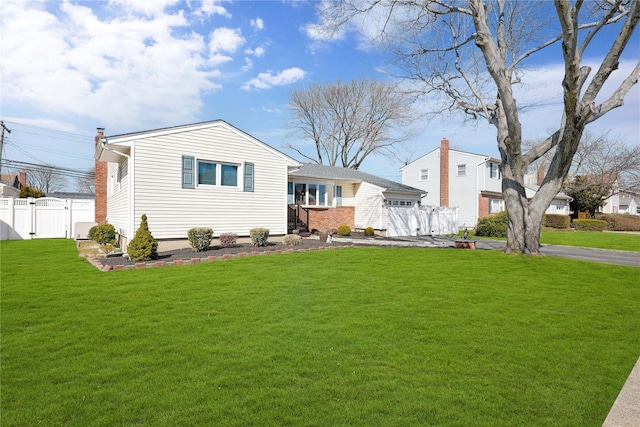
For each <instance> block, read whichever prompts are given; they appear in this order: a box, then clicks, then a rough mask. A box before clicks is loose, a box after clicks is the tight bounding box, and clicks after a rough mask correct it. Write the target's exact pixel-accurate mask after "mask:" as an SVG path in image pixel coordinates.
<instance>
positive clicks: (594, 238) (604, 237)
mask: <svg viewBox="0 0 640 427" xmlns="http://www.w3.org/2000/svg"><path fill="white" fill-rule="evenodd" d="M469 235H470V236H472V237H475V236H474V235H473V232H471V231H470V232H469ZM460 236H462V232H460ZM478 238H479V239H484V238H485V237H481V236H478ZM487 239H490V240H506V239H496V238H494V237H488V238H487ZM540 243H541V244H543V245H563V246H579V247H583V248H596V249H612V250H618V251H634V252H640V234H631V233H620V232H595V231H543V232H542V233H541V235H540Z"/></svg>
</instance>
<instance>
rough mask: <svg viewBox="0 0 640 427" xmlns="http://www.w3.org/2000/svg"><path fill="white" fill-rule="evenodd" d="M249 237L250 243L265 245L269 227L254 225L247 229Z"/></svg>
mask: <svg viewBox="0 0 640 427" xmlns="http://www.w3.org/2000/svg"><path fill="white" fill-rule="evenodd" d="M249 237H251V244H252V245H254V246H267V239H269V229H268V228H262V227H256V228H252V229H251V230H249Z"/></svg>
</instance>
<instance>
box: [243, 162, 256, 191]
mask: <svg viewBox="0 0 640 427" xmlns="http://www.w3.org/2000/svg"><path fill="white" fill-rule="evenodd" d="M253 169H254V168H253V163H245V164H244V191H253V181H254V170H253Z"/></svg>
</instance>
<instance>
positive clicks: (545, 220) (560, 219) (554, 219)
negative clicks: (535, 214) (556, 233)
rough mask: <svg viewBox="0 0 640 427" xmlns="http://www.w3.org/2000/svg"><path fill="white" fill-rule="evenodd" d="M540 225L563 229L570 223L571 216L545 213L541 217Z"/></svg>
mask: <svg viewBox="0 0 640 427" xmlns="http://www.w3.org/2000/svg"><path fill="white" fill-rule="evenodd" d="M542 225H544V226H545V227H549V228H557V229H560V230H564V229H567V228H569V226H570V225H571V217H570V216H569V215H559V214H545V215H543V217H542Z"/></svg>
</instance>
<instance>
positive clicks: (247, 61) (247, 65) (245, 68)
mask: <svg viewBox="0 0 640 427" xmlns="http://www.w3.org/2000/svg"><path fill="white" fill-rule="evenodd" d="M252 68H253V61H252V60H251V58H244V65H243V66H242V71H249V70H250V69H252Z"/></svg>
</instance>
